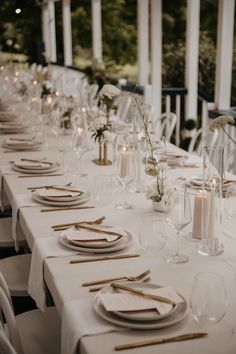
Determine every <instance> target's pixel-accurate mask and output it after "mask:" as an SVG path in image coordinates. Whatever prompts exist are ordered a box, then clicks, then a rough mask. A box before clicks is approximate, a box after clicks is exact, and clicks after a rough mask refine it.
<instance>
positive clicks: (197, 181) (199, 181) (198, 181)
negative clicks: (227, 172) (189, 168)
mask: <svg viewBox="0 0 236 354" xmlns="http://www.w3.org/2000/svg"><path fill="white" fill-rule="evenodd" d="M235 182H236V180H227V179H226V180H224V181H223V191H224V190H225V191H226V190H227V189H228V188H230V187H232V186H233V185H235ZM185 184H186V185H187V186H188V187H191V188H195V189H196V188H199V189H200V188H202V186H203V178H202V176H192V177H189V178H188V179H186V182H185ZM205 187H206V189H207V182H206V185H205Z"/></svg>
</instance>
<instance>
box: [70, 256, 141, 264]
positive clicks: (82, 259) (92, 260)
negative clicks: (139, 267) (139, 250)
mask: <svg viewBox="0 0 236 354" xmlns="http://www.w3.org/2000/svg"><path fill="white" fill-rule="evenodd" d="M139 256H140V255H139V254H120V255H117V256H103V257H102V256H99V257H89V258H81V259H72V260H71V261H70V264H75V263H87V262H97V261H109V260H113V259H123V258H133V257H139Z"/></svg>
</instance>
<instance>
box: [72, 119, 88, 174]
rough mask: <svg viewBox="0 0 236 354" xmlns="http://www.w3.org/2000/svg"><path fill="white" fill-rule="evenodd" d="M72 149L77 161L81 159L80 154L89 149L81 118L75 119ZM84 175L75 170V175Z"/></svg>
mask: <svg viewBox="0 0 236 354" xmlns="http://www.w3.org/2000/svg"><path fill="white" fill-rule="evenodd" d="M72 149H73V151H74V152H75V155H76V157H77V159H78V161H81V157H82V155H83V154H84V153H85V152H86V151H88V150H89V147H88V141H87V135H86V133H85V131H84V124H83V120H82V119H77V121H76V125H75V128H74V131H73V136H72ZM84 175H85V174H84V173H82V172H78V171H77V170H76V172H75V176H79V177H82V176H84Z"/></svg>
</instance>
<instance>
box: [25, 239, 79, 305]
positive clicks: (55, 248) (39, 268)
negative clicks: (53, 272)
mask: <svg viewBox="0 0 236 354" xmlns="http://www.w3.org/2000/svg"><path fill="white" fill-rule="evenodd" d="M74 254H78V252H77V251H73V250H70V249H66V248H65V247H63V246H62V245H60V244H59V242H58V239H57V237H43V238H38V239H36V240H35V242H34V246H33V251H32V258H31V265H30V275H29V281H28V293H29V294H30V296H31V297H32V298H33V299H34V300H35V302H36V304H37V306H38V308H39V309H40V310H42V311H44V309H45V305H46V302H45V301H46V296H45V288H44V279H43V262H44V260H45V259H46V258H49V257H66V256H71V255H74Z"/></svg>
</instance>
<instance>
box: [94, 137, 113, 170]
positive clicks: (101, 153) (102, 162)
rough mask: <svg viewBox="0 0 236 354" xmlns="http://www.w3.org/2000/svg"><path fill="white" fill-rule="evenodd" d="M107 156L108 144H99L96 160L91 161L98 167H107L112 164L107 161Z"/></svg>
mask: <svg viewBox="0 0 236 354" xmlns="http://www.w3.org/2000/svg"><path fill="white" fill-rule="evenodd" d="M107 155H108V144H107V143H106V142H99V147H98V159H95V160H93V162H94V163H95V164H96V165H99V166H109V165H111V164H112V162H111V161H110V160H108V156H107Z"/></svg>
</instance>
